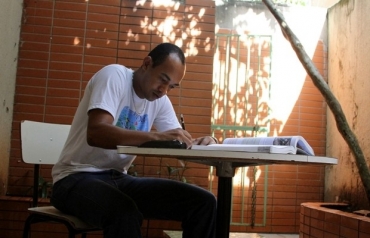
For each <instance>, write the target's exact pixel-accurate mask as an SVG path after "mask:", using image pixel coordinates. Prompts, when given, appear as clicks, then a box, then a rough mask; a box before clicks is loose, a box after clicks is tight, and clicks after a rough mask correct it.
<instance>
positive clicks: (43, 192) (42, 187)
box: [25, 175, 53, 198]
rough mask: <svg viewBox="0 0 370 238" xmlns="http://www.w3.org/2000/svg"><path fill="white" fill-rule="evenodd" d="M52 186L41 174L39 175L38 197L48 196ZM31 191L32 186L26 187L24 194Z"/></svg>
mask: <svg viewBox="0 0 370 238" xmlns="http://www.w3.org/2000/svg"><path fill="white" fill-rule="evenodd" d="M52 188H53V183H52V182H50V181H46V180H45V179H44V178H43V177H42V176H41V175H40V176H39V181H38V197H40V198H49V197H50V195H51V191H52ZM31 191H33V186H32V187H30V188H28V189H27V191H26V193H25V194H29V193H30V192H31Z"/></svg>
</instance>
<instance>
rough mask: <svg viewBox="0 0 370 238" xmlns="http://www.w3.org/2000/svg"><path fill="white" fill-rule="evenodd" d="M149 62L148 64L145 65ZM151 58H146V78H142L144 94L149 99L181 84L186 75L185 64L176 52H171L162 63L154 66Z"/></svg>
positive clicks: (154, 98)
mask: <svg viewBox="0 0 370 238" xmlns="http://www.w3.org/2000/svg"><path fill="white" fill-rule="evenodd" d="M146 63H147V65H145V64H146ZM152 65H153V63H152V61H151V58H150V57H148V61H145V60H144V68H145V72H144V75H143V77H144V79H143V80H141V82H142V85H141V89H142V95H140V96H144V98H146V99H147V100H148V101H154V100H156V99H158V98H161V97H163V96H164V95H166V94H167V92H169V91H170V90H171V89H173V88H176V87H178V86H180V82H181V80H182V78H183V77H184V75H185V66H184V65H182V63H181V61H180V59H179V58H178V57H177V55H176V54H170V55H169V56H168V57H167V59H166V60H165V61H164V62H163V63H162V64H160V65H157V66H156V67H154V68H153V67H152Z"/></svg>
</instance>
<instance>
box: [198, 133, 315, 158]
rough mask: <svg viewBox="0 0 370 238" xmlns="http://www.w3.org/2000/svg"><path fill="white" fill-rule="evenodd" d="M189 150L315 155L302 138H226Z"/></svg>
mask: <svg viewBox="0 0 370 238" xmlns="http://www.w3.org/2000/svg"><path fill="white" fill-rule="evenodd" d="M191 149H192V150H220V151H244V152H260V153H275V154H304V155H315V153H314V151H313V149H312V147H311V146H310V145H309V144H308V143H307V141H306V140H305V139H304V138H303V137H302V136H273V137H242V138H226V139H225V140H224V141H223V143H222V144H211V145H207V146H204V145H193V146H192V147H191Z"/></svg>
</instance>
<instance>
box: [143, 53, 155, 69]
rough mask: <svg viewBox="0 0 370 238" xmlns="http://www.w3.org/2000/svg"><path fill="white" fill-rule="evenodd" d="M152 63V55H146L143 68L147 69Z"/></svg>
mask: <svg viewBox="0 0 370 238" xmlns="http://www.w3.org/2000/svg"><path fill="white" fill-rule="evenodd" d="M151 64H152V57H150V56H146V57H145V58H144V60H143V65H142V66H141V67H143V69H147V68H148V67H149V66H150V65H151Z"/></svg>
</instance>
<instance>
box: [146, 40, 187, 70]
mask: <svg viewBox="0 0 370 238" xmlns="http://www.w3.org/2000/svg"><path fill="white" fill-rule="evenodd" d="M170 54H176V55H177V57H178V58H179V59H180V61H181V63H182V65H185V55H184V52H182V50H181V49H180V48H179V47H178V46H177V45H174V44H171V43H162V44H159V45H157V46H156V47H155V48H154V49H153V50H152V51H150V53H149V54H148V56H150V57H151V58H152V61H153V65H152V67H153V68H154V67H156V66H157V65H160V64H162V63H163V62H164V61H165V60H166V58H167V57H168V56H169V55H170Z"/></svg>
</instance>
